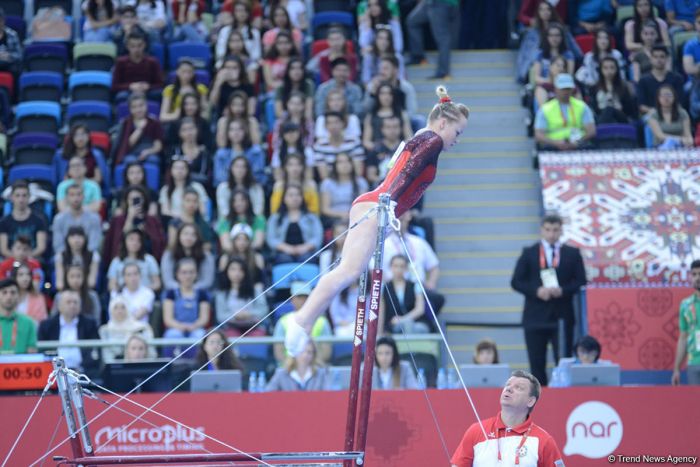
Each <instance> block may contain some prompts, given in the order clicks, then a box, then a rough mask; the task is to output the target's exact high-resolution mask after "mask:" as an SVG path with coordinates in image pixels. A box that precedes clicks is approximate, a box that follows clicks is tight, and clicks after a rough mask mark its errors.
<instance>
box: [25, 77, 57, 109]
mask: <svg viewBox="0 0 700 467" xmlns="http://www.w3.org/2000/svg"><path fill="white" fill-rule="evenodd" d="M62 95H63V76H62V75H61V74H60V73H56V72H54V71H29V72H26V73H22V74H21V75H20V77H19V100H20V101H52V102H59V101H60V100H61V96H62Z"/></svg>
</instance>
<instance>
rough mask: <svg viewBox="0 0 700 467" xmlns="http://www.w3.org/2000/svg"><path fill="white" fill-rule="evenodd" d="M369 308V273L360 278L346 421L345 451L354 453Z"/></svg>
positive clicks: (345, 465)
mask: <svg viewBox="0 0 700 467" xmlns="http://www.w3.org/2000/svg"><path fill="white" fill-rule="evenodd" d="M366 308H367V271H366V270H365V272H364V273H363V274H362V275H361V276H360V287H359V294H358V296H357V307H356V308H355V333H354V338H353V348H352V367H351V368H352V369H351V371H350V387H349V388H348V415H347V418H346V421H345V450H346V451H352V449H353V446H354V444H355V423H356V421H357V396H358V390H359V386H360V363H361V362H362V342H363V341H364V337H365V311H366ZM352 464H353V461H351V460H346V461H345V462H343V467H352Z"/></svg>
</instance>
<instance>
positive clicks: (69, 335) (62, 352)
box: [58, 316, 83, 368]
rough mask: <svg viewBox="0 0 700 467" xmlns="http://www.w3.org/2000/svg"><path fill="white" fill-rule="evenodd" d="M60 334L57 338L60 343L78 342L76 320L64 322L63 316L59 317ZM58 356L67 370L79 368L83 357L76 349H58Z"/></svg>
mask: <svg viewBox="0 0 700 467" xmlns="http://www.w3.org/2000/svg"><path fill="white" fill-rule="evenodd" d="M59 320H60V323H61V332H60V334H59V336H58V340H59V341H60V342H78V318H77V317H76V318H73V320H72V321H70V322H66V320H64V319H63V316H60V317H59ZM58 356H59V357H61V358H63V360H65V362H66V366H67V367H68V368H80V366H81V364H82V363H83V355H82V354H81V353H80V349H79V348H78V347H59V348H58Z"/></svg>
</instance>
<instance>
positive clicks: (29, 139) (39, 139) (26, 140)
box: [12, 132, 59, 149]
mask: <svg viewBox="0 0 700 467" xmlns="http://www.w3.org/2000/svg"><path fill="white" fill-rule="evenodd" d="M33 143H38V144H42V145H44V146H51V147H52V148H54V149H56V148H57V147H58V144H59V141H58V136H56V135H55V134H53V133H43V132H39V133H19V134H17V135H15V137H14V139H13V140H12V145H13V146H15V145H17V146H26V145H29V144H33Z"/></svg>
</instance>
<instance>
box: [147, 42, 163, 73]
mask: <svg viewBox="0 0 700 467" xmlns="http://www.w3.org/2000/svg"><path fill="white" fill-rule="evenodd" d="M148 51H149V52H150V54H151V55H153V56H154V57H155V58H156V60H158V61H159V62H160V67H161V68H162V69H165V47H163V44H159V43H158V42H152V43H151V44H150V45H149V47H148Z"/></svg>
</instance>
